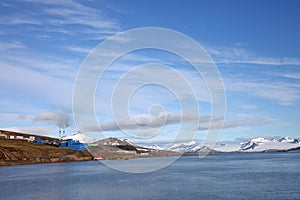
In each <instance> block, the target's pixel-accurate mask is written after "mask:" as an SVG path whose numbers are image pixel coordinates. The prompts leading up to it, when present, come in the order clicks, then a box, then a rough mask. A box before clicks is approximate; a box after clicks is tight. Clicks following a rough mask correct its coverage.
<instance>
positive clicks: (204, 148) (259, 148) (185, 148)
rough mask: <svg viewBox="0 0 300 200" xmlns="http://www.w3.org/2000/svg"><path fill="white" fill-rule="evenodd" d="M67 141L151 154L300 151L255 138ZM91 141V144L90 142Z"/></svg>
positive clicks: (298, 146)
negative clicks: (165, 141) (145, 142)
mask: <svg viewBox="0 0 300 200" xmlns="http://www.w3.org/2000/svg"><path fill="white" fill-rule="evenodd" d="M67 138H69V139H74V140H79V141H81V142H83V143H90V144H98V145H100V146H116V147H119V148H121V149H124V150H125V149H128V150H134V151H136V152H151V151H158V150H159V151H168V152H170V151H172V152H177V153H200V152H210V153H217V152H220V153H222V152H223V153H225V152H276V151H300V141H299V139H296V138H291V137H283V138H278V137H277V138H275V137H274V138H265V137H256V138H251V139H248V140H245V141H243V142H239V143H217V144H216V145H214V146H213V147H211V146H212V145H205V144H203V143H202V142H200V141H189V142H181V143H172V144H171V145H165V146H163V147H161V146H159V145H157V144H152V145H149V146H143V145H138V144H134V143H132V142H130V141H129V140H126V139H119V138H105V139H102V140H99V141H97V142H94V141H93V140H91V139H90V138H89V137H88V136H86V135H84V134H82V133H77V134H73V135H70V136H68V137H67ZM92 141H93V142H92Z"/></svg>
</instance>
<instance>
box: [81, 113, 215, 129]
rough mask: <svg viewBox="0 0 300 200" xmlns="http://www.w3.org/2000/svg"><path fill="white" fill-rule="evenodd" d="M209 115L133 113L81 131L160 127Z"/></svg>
mask: <svg viewBox="0 0 300 200" xmlns="http://www.w3.org/2000/svg"><path fill="white" fill-rule="evenodd" d="M209 120H210V117H208V116H201V117H200V116H198V115H196V114H194V113H183V114H181V113H170V114H163V113H161V114H159V115H134V116H132V117H131V118H130V119H124V120H119V121H112V122H106V123H102V124H100V126H98V125H92V126H87V127H83V128H82V131H88V132H90V131H115V130H120V129H124V130H135V129H147V128H155V127H162V126H167V125H171V124H178V123H181V122H193V121H194V122H197V121H201V122H208V121H209Z"/></svg>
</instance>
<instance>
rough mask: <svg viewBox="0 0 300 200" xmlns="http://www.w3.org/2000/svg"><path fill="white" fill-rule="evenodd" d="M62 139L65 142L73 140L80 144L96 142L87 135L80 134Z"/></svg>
mask: <svg viewBox="0 0 300 200" xmlns="http://www.w3.org/2000/svg"><path fill="white" fill-rule="evenodd" d="M61 139H63V140H67V139H72V140H75V141H79V142H81V143H85V144H87V143H91V142H94V140H92V139H91V138H89V137H88V136H87V135H85V134H83V133H80V132H77V133H73V134H71V135H69V136H64V137H62V138H61Z"/></svg>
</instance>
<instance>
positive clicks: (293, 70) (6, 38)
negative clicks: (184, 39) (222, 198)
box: [0, 0, 300, 140]
mask: <svg viewBox="0 0 300 200" xmlns="http://www.w3.org/2000/svg"><path fill="white" fill-rule="evenodd" d="M299 8H300V3H299V2H298V1H137V0H136V1H133V0H132V1H93V0H89V1H71V0H62V1H50V0H49V1H47V0H44V1H42V0H26V1H8V0H7V1H5V0H4V1H1V3H0V9H1V12H0V15H1V17H0V27H1V28H0V38H1V40H0V105H1V112H0V128H2V129H10V130H16V131H24V132H34V133H38V134H44V135H51V136H57V131H58V127H57V123H58V122H61V121H63V120H65V118H66V115H69V116H70V119H68V121H69V124H70V126H69V127H68V128H67V132H68V133H71V132H75V131H76V130H78V129H82V128H83V127H76V126H75V124H74V121H73V118H72V93H73V87H74V82H75V80H76V74H77V72H78V70H79V69H80V66H81V65H82V64H83V62H84V60H85V59H86V57H87V55H88V54H89V52H90V51H91V50H92V49H94V48H95V47H96V46H97V45H98V44H99V43H100V42H102V41H103V40H105V39H107V38H108V37H110V36H113V35H114V34H117V33H119V32H122V31H126V30H129V29H132V28H141V27H163V28H168V29H173V30H175V31H179V32H181V33H183V34H186V35H187V36H189V37H191V38H193V39H194V40H196V41H197V42H198V43H199V44H201V45H202V46H203V47H204V48H205V49H206V51H207V52H208V54H209V55H210V56H211V57H212V59H213V60H214V62H215V64H216V66H217V68H218V70H219V71H220V73H221V76H222V79H223V82H224V87H225V92H226V118H225V122H226V123H225V128H224V130H223V132H222V135H221V138H220V139H221V140H233V139H235V138H240V137H251V136H291V137H299V136H300V135H299V131H300V123H299V119H300V112H299V108H300V69H299V66H300V40H299V35H300V23H299V20H298V19H299V17H300V16H299ZM147 63H159V64H164V65H167V66H169V67H171V68H173V69H176V70H178V71H179V72H180V73H181V74H183V75H184V76H185V77H186V78H187V79H188V80H190V84H191V85H192V86H193V88H199V90H197V91H196V93H197V94H196V95H197V101H198V103H199V107H200V111H199V112H198V113H197V114H199V115H201V116H210V115H211V114H210V112H211V106H210V102H209V99H210V98H209V94H208V93H207V90H205V87H204V86H205V85H204V84H203V80H201V79H199V77H197V76H195V74H194V71H193V69H192V68H191V66H190V64H189V63H187V62H185V61H184V60H182V59H180V58H179V57H178V56H175V55H172V54H170V53H167V52H162V51H157V50H144V51H138V52H133V53H131V54H129V55H125V56H123V57H122V58H120V59H119V60H117V61H116V62H115V63H113V64H112V66H111V70H110V71H108V72H107V73H106V74H105V76H104V77H103V79H102V80H101V81H100V83H99V85H98V88H97V91H96V104H95V108H96V116H97V118H98V121H99V122H100V123H101V124H102V125H103V127H104V129H106V131H105V133H106V135H107V136H114V135H115V136H119V137H126V135H124V134H122V133H121V132H120V131H118V130H116V129H115V128H114V124H113V116H112V113H111V109H110V99H109V97H110V95H111V94H112V89H113V86H114V85H115V84H116V83H117V81H118V80H119V79H120V77H121V76H122V75H123V74H124V72H128V70H131V69H132V68H133V67H135V66H138V65H142V64H147ZM158 74H159V73H158ZM161 78H162V79H163V78H164V77H163V76H162V77H161ZM179 87H180V86H179ZM137 94H138V95H136V96H134V97H133V98H132V99H131V103H130V105H131V108H130V113H131V114H132V116H133V118H134V119H136V120H142V121H143V122H144V121H145V120H147V119H148V118H147V115H149V108H151V106H152V105H154V104H161V105H163V106H164V109H165V111H167V112H168V113H170V115H169V117H174V118H172V119H174V121H173V122H172V123H170V124H169V125H168V126H166V127H164V130H163V131H162V132H161V133H160V134H159V135H156V136H155V137H153V138H152V139H153V140H155V139H157V140H168V139H170V138H172V137H173V135H174V133H173V131H174V129H176V128H178V124H177V121H176V119H177V118H176V117H177V116H178V115H177V114H178V112H179V111H180V108H179V106H178V102H177V101H176V100H175V96H174V95H172V94H170V93H169V92H167V91H165V90H164V89H163V88H160V87H157V86H150V85H149V86H147V87H144V88H142V89H141V90H139V93H137ZM157 94H158V95H157ZM160 111H161V110H160ZM159 116H160V115H159V112H158V113H156V117H158V118H157V119H159ZM124 120H125V121H126V119H124ZM127 122H128V121H126V123H127ZM124 123H125V122H124ZM92 125H93V124H91V126H92ZM206 125H207V124H202V125H201V127H203V130H201V131H199V132H197V136H196V137H197V138H198V139H201V138H203V137H204V135H205V133H204V132H205V127H206ZM216 126H217V124H216ZM138 131H139V130H138ZM142 131H143V133H147V131H149V130H142ZM90 134H91V135H92V133H90ZM93 134H95V133H93Z"/></svg>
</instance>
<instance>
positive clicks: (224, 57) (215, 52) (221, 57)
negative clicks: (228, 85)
mask: <svg viewBox="0 0 300 200" xmlns="http://www.w3.org/2000/svg"><path fill="white" fill-rule="evenodd" d="M207 51H208V53H209V54H210V55H211V56H212V57H213V59H214V61H215V62H216V63H223V64H230V63H240V64H256V65H300V58H294V57H282V58H278V57H265V56H263V55H256V54H255V53H254V52H250V51H249V50H247V49H245V48H241V47H207Z"/></svg>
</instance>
